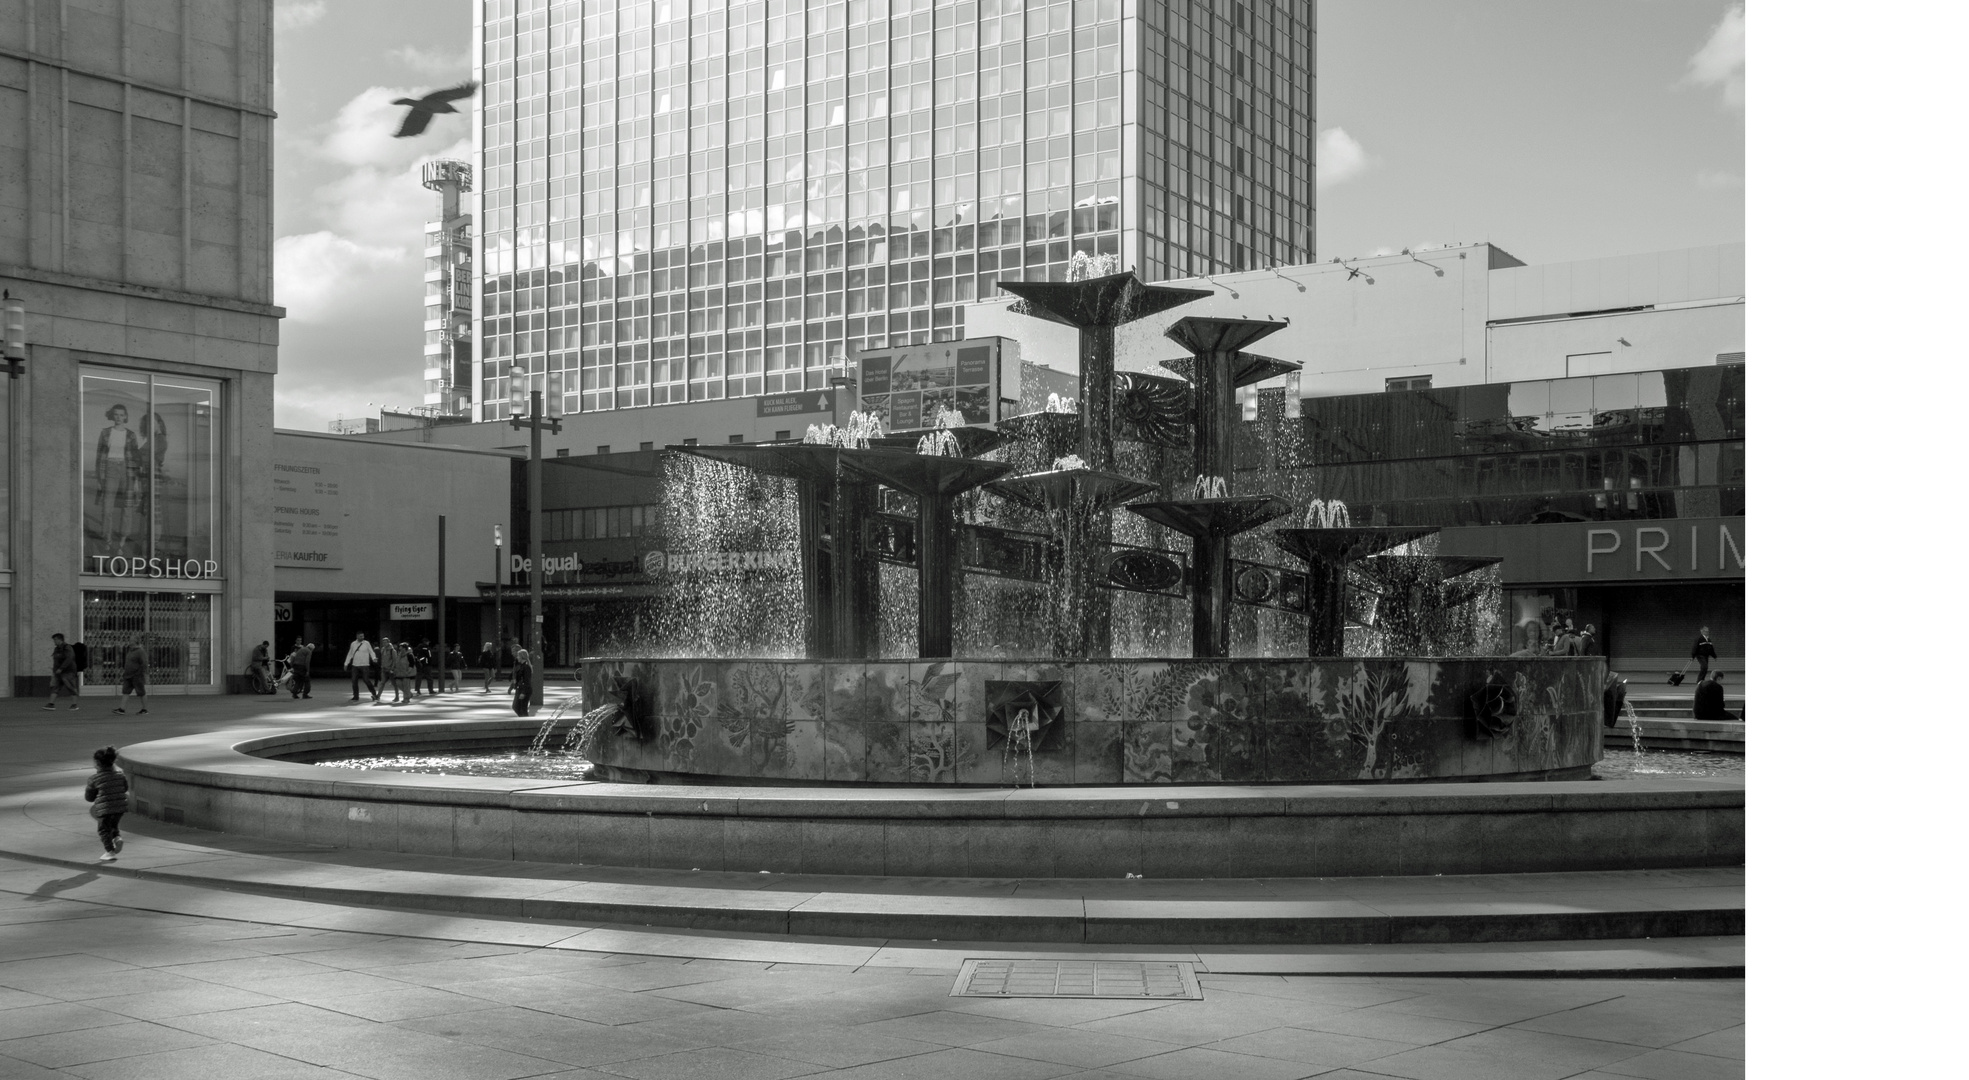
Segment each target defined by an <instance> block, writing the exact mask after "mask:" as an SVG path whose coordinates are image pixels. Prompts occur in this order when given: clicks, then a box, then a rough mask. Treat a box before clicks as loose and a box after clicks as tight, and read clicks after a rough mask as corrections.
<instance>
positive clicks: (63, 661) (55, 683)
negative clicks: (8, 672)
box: [41, 634, 82, 711]
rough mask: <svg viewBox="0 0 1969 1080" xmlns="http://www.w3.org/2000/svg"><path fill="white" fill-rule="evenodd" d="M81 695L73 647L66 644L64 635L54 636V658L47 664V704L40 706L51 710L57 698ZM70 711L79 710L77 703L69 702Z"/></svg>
mask: <svg viewBox="0 0 1969 1080" xmlns="http://www.w3.org/2000/svg"><path fill="white" fill-rule="evenodd" d="M81 693H82V679H81V676H80V675H78V674H77V673H76V664H75V646H73V645H70V644H69V643H68V637H67V635H65V634H56V635H55V650H54V658H53V660H52V661H51V662H50V664H49V672H48V703H47V704H46V705H43V706H41V707H42V708H44V709H48V710H51V711H52V710H53V709H54V707H55V699H56V698H58V697H67V698H74V697H77V696H79V695H80V694H81ZM68 707H69V708H70V709H80V708H81V707H82V706H81V704H80V703H79V702H75V701H70V702H69V703H68Z"/></svg>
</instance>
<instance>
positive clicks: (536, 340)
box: [477, 0, 1313, 419]
mask: <svg viewBox="0 0 1969 1080" xmlns="http://www.w3.org/2000/svg"><path fill="white" fill-rule="evenodd" d="M1122 8H1123V4H1122V3H1121V0H1057V2H1048V0H966V2H953V0H484V2H483V3H482V5H481V7H480V9H479V11H478V14H477V19H478V22H479V29H480V33H481V37H482V40H483V44H484V50H483V57H482V65H481V67H480V71H479V73H480V75H481V77H482V80H483V82H484V84H485V89H484V96H483V108H482V109H481V111H480V123H481V124H482V126H483V130H482V132H481V135H482V138H481V140H480V144H481V151H480V161H479V162H478V165H479V172H478V175H479V176H480V177H481V178H482V182H481V184H480V188H479V189H480V192H481V197H482V200H483V202H482V207H481V214H482V218H481V220H482V221H483V228H482V230H481V235H482V244H483V249H482V250H483V258H482V259H481V260H480V261H479V262H478V264H477V265H478V266H479V267H480V283H481V291H482V301H481V306H480V309H479V313H478V318H479V333H480V341H481V352H480V356H481V358H482V361H481V365H480V372H479V375H480V381H479V386H478V388H477V389H478V399H479V404H480V414H481V419H496V418H498V417H499V416H502V415H504V412H505V409H506V404H505V403H506V400H507V397H508V394H509V393H511V392H512V391H513V390H514V389H515V388H514V387H513V386H512V383H513V381H514V380H513V379H512V378H511V377H509V373H510V371H511V370H512V369H513V368H514V367H515V366H517V367H519V368H521V369H523V370H524V371H526V372H527V373H528V378H527V380H526V381H527V383H528V384H530V385H526V386H521V387H519V388H518V389H519V390H520V391H521V392H524V391H525V390H527V389H539V390H542V391H543V392H547V391H548V390H549V387H550V386H552V387H554V388H556V389H558V390H560V391H561V392H562V393H563V395H564V397H563V410H564V411H566V412H585V411H593V410H601V409H613V408H626V407H633V406H641V405H651V404H663V403H667V402H678V401H695V400H710V399H717V398H724V397H733V396H746V395H756V394H768V393H780V392H785V391H789V390H799V389H813V388H818V387H822V386H825V385H827V379H828V378H829V377H830V376H832V375H836V374H840V373H841V372H842V370H843V368H844V367H845V365H846V362H847V359H848V356H849V349H850V348H887V347H894V346H898V345H910V344H922V343H925V342H928V341H932V340H951V339H955V338H959V337H962V336H963V332H964V327H963V325H962V306H961V305H963V304H964V303H966V302H968V301H972V300H974V299H978V298H981V297H992V296H996V295H998V290H997V284H998V282H999V281H1001V280H1040V279H1044V280H1062V279H1064V278H1065V277H1066V276H1067V274H1068V272H1069V267H1070V266H1071V265H1073V260H1074V257H1075V255H1076V254H1081V255H1086V256H1096V255H1114V256H1117V257H1119V258H1120V259H1121V264H1122V265H1123V266H1131V267H1133V268H1135V269H1137V270H1138V271H1139V272H1140V273H1142V275H1143V276H1144V277H1145V278H1148V279H1151V280H1156V279H1161V278H1166V277H1170V276H1182V275H1188V274H1200V273H1221V272H1229V271H1234V270H1242V269H1250V268H1253V267H1257V266H1265V265H1271V264H1274V263H1289V262H1303V261H1307V260H1309V259H1310V258H1311V257H1312V250H1311V237H1312V213H1313V192H1312V177H1313V170H1312V155H1311V151H1312V148H1311V145H1310V139H1311V133H1312V130H1313V127H1312V125H1313V93H1312V83H1313V80H1312V72H1313V28H1312V25H1311V22H1310V17H1311V12H1312V6H1311V5H1309V4H1304V3H1301V2H1298V0H1217V2H1214V3H1208V4H1206V3H1195V4H1178V5H1165V4H1142V5H1141V9H1142V13H1141V14H1140V15H1139V16H1128V17H1126V18H1124V16H1123V11H1122ZM1128 43H1134V47H1133V49H1132V50H1131V49H1130V48H1128V47H1126V46H1127V45H1128ZM1130 93H1133V94H1134V95H1135V96H1136V102H1135V104H1134V106H1130V105H1129V104H1128V103H1127V102H1126V101H1125V100H1124V95H1126V94H1130ZM1165 111H1166V112H1167V114H1168V115H1167V116H1166V117H1165V116H1163V115H1162V114H1163V113H1164V112H1165ZM1138 118H1139V120H1138ZM1138 185H1139V188H1138ZM1137 190H1139V191H1140V193H1141V194H1140V196H1139V198H1137V197H1136V196H1135V195H1134V192H1135V191H1137ZM550 374H552V375H554V376H556V377H555V378H553V379H552V380H551V382H550V380H549V375H550Z"/></svg>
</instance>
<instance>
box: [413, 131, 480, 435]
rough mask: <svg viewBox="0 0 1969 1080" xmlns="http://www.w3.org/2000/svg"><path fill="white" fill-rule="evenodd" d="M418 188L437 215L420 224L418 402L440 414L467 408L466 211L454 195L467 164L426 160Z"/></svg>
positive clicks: (466, 187) (465, 186)
mask: <svg viewBox="0 0 1969 1080" xmlns="http://www.w3.org/2000/svg"><path fill="white" fill-rule="evenodd" d="M424 186H425V187H427V188H430V189H431V190H432V191H435V192H437V193H438V216H437V218H436V219H435V220H432V221H428V222H426V223H425V224H424V406H425V408H426V409H428V410H430V411H432V412H434V413H436V414H437V415H442V416H466V415H470V413H471V411H472V215H471V214H470V213H468V212H466V211H465V210H464V209H463V208H462V206H461V205H460V202H459V199H460V196H462V195H463V194H464V193H466V192H468V191H470V190H472V167H471V166H470V165H467V164H465V163H464V162H462V161H427V162H425V163H424Z"/></svg>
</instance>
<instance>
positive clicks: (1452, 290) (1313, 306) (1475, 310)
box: [965, 244, 1492, 396]
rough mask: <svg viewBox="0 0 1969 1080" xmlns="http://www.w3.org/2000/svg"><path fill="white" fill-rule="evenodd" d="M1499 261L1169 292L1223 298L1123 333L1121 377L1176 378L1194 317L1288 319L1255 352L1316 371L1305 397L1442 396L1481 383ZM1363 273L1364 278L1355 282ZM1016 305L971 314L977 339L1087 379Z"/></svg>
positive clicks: (1278, 275)
mask: <svg viewBox="0 0 1969 1080" xmlns="http://www.w3.org/2000/svg"><path fill="white" fill-rule="evenodd" d="M1491 251H1492V249H1491V247H1490V246H1489V245H1487V244H1473V245H1468V246H1465V247H1458V248H1446V249H1443V250H1440V251H1425V252H1420V253H1418V255H1417V256H1416V257H1415V258H1411V257H1409V256H1406V255H1392V256H1385V257H1382V258H1375V259H1360V260H1356V261H1355V262H1353V263H1351V264H1338V263H1316V264H1311V265H1307V266H1292V267H1284V268H1281V269H1280V270H1277V271H1272V270H1254V271H1249V272H1246V273H1242V274H1226V275H1224V276H1221V277H1216V278H1212V279H1210V280H1207V281H1205V280H1196V279H1191V280H1181V281H1169V282H1163V283H1161V284H1167V285H1174V286H1180V287H1184V288H1210V289H1215V290H1216V293H1217V295H1216V296H1214V297H1211V298H1209V299H1205V300H1199V301H1197V302H1195V303H1192V304H1185V305H1184V306H1182V307H1180V308H1176V309H1174V310H1172V311H1167V312H1164V313H1162V314H1160V315H1155V316H1151V317H1149V318H1146V319H1141V320H1139V321H1137V322H1132V323H1129V324H1127V325H1125V326H1123V327H1121V328H1120V330H1118V331H1117V332H1116V335H1115V366H1116V367H1117V368H1118V369H1119V370H1123V371H1152V372H1158V373H1162V374H1167V372H1166V371H1164V370H1163V369H1162V368H1160V367H1158V366H1157V365H1158V364H1159V363H1160V362H1161V361H1163V360H1167V359H1174V358H1176V357H1179V356H1185V355H1188V354H1187V353H1185V352H1184V351H1183V350H1182V349H1181V348H1179V347H1178V346H1177V345H1176V343H1175V342H1172V341H1170V340H1169V339H1168V338H1167V337H1165V336H1163V331H1164V330H1166V329H1167V328H1168V327H1169V326H1170V325H1171V324H1173V323H1175V321H1176V320H1178V319H1181V318H1184V317H1185V316H1190V315H1216V316H1233V317H1241V318H1282V319H1286V320H1288V321H1289V323H1290V325H1288V326H1287V327H1286V328H1285V329H1284V330H1281V331H1278V332H1277V333H1275V334H1273V335H1272V336H1270V337H1268V338H1266V339H1264V340H1263V341H1262V342H1260V343H1259V344H1258V345H1257V346H1255V351H1257V352H1260V353H1262V354H1264V355H1266V356H1275V357H1277V358H1279V359H1281V360H1289V361H1292V362H1293V363H1298V364H1303V365H1305V369H1304V371H1303V372H1302V374H1301V376H1300V388H1301V393H1302V394H1304V395H1307V396H1312V395H1321V396H1324V395H1329V394H1354V393H1361V392H1363V391H1370V390H1380V389H1382V388H1383V387H1384V386H1385V385H1386V380H1388V379H1389V378H1391V377H1394V376H1399V375H1424V374H1426V375H1431V376H1432V377H1433V379H1434V382H1435V384H1436V385H1438V386H1453V385H1457V384H1460V383H1471V382H1482V381H1483V355H1484V352H1483V349H1484V321H1485V317H1486V316H1485V312H1486V311H1487V310H1488V300H1487V284H1486V275H1487V273H1489V271H1488V270H1487V267H1488V266H1489V263H1490V259H1491ZM1417 259H1421V260H1426V263H1425V262H1418V261H1417ZM1354 267H1358V268H1360V269H1361V270H1362V272H1363V276H1361V277H1354V278H1349V276H1348V274H1349V270H1350V269H1352V268H1354ZM1437 269H1441V270H1442V271H1443V274H1442V276H1441V277H1438V276H1436V273H1435V271H1436V270H1437ZM1370 277H1371V278H1373V279H1374V284H1372V285H1369V284H1367V280H1366V279H1367V278H1370ZM1009 302H1010V298H1009V297H1006V298H1004V299H1002V300H998V301H994V302H990V303H983V302H981V303H978V304H976V305H974V306H973V307H971V308H970V309H969V310H968V311H967V312H966V314H965V320H966V321H965V331H966V334H967V335H969V336H984V335H990V334H998V335H1003V336H1005V337H1011V338H1016V339H1018V341H1019V343H1020V347H1021V349H1022V350H1023V351H1022V355H1023V356H1024V357H1025V358H1026V359H1028V360H1031V361H1033V362H1035V363H1042V364H1046V365H1048V366H1050V367H1052V368H1054V369H1056V370H1062V371H1075V370H1078V366H1077V362H1076V353H1077V346H1076V338H1075V333H1074V331H1073V329H1072V328H1070V327H1065V326H1061V325H1059V324H1057V323H1049V322H1044V321H1041V320H1039V319H1034V318H1031V317H1028V316H1023V315H1016V314H1013V313H1012V312H1010V311H1008V310H1007V307H1008V305H1009ZM1274 385H1276V384H1274Z"/></svg>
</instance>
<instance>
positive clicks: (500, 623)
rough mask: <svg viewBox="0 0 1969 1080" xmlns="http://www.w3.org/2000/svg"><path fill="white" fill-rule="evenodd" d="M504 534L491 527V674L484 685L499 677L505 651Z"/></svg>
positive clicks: (497, 528)
mask: <svg viewBox="0 0 1969 1080" xmlns="http://www.w3.org/2000/svg"><path fill="white" fill-rule="evenodd" d="M505 563H506V534H505V533H504V532H503V531H501V529H500V527H499V526H498V525H494V526H493V527H492V674H491V676H489V677H488V678H487V679H486V685H487V686H490V685H492V680H493V679H496V678H498V677H499V661H500V659H501V658H502V654H504V653H505V651H506V605H505V599H506V566H505Z"/></svg>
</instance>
